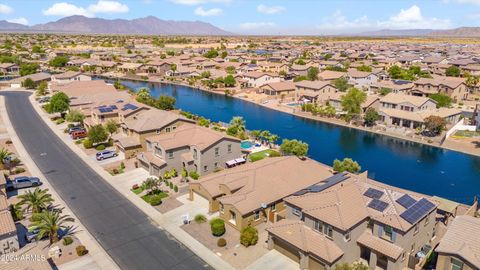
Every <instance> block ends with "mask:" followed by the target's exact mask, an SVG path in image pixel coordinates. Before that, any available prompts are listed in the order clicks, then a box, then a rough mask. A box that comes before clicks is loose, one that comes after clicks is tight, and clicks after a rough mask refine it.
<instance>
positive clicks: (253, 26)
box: [240, 22, 275, 30]
mask: <svg viewBox="0 0 480 270" xmlns="http://www.w3.org/2000/svg"><path fill="white" fill-rule="evenodd" d="M272 27H275V23H273V22H245V23H242V24H240V29H242V30H258V29H264V28H272Z"/></svg>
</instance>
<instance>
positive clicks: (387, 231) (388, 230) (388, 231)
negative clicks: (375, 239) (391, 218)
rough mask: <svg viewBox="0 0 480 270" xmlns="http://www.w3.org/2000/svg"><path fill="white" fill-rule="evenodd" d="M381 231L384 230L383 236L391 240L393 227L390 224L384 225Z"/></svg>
mask: <svg viewBox="0 0 480 270" xmlns="http://www.w3.org/2000/svg"><path fill="white" fill-rule="evenodd" d="M383 231H384V236H385V238H387V239H389V240H392V236H393V229H392V227H390V226H385V227H384V228H383Z"/></svg>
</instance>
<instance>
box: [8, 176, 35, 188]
mask: <svg viewBox="0 0 480 270" xmlns="http://www.w3.org/2000/svg"><path fill="white" fill-rule="evenodd" d="M41 184H42V182H41V181H40V179H38V177H28V176H20V177H16V178H15V179H13V180H12V181H8V182H7V190H14V189H19V188H28V187H37V186H40V185H41Z"/></svg>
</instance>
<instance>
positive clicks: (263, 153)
mask: <svg viewBox="0 0 480 270" xmlns="http://www.w3.org/2000/svg"><path fill="white" fill-rule="evenodd" d="M279 156H280V153H279V152H277V151H275V150H271V149H267V150H263V151H260V152H256V153H253V154H250V155H249V156H248V158H249V159H250V161H252V162H255V161H259V160H261V159H264V158H266V157H279Z"/></svg>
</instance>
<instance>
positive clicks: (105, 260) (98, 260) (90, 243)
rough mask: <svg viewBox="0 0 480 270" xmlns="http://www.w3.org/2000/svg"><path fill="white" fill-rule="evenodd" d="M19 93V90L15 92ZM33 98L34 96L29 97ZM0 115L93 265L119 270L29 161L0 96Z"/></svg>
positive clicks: (17, 147)
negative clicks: (70, 219) (68, 218)
mask: <svg viewBox="0 0 480 270" xmlns="http://www.w3.org/2000/svg"><path fill="white" fill-rule="evenodd" d="M17 91H21V90H17ZM31 96H32V97H34V95H31ZM0 115H1V117H2V119H3V122H4V127H5V129H6V130H7V132H8V134H9V135H10V139H11V140H12V142H13V144H14V145H15V148H16V149H17V151H18V154H19V156H20V157H21V159H22V161H23V163H24V164H25V165H26V166H27V167H28V170H29V171H30V172H31V173H32V175H35V176H38V177H39V178H41V179H42V181H43V187H44V188H48V189H49V193H50V194H51V195H52V198H53V199H54V200H55V202H56V203H58V204H60V205H62V206H64V207H65V208H64V209H63V212H64V213H65V214H67V215H70V216H71V217H73V218H74V219H75V224H76V225H78V232H77V233H76V237H77V238H78V239H79V240H80V242H81V243H82V244H83V245H85V246H86V247H87V249H88V250H89V255H88V257H91V258H92V259H93V261H94V263H95V264H96V265H97V267H98V268H99V269H112V270H114V269H120V268H119V267H118V266H117V264H116V263H115V262H114V261H113V260H112V258H111V257H110V256H109V255H108V254H107V253H106V252H105V250H104V249H103V248H102V247H101V246H100V244H99V243H98V242H97V241H96V240H95V238H93V236H92V235H91V234H90V233H89V232H88V231H87V229H86V228H85V226H83V224H82V223H81V221H80V220H79V219H78V218H77V217H76V216H75V215H74V214H73V212H72V211H71V210H70V208H69V207H68V205H67V204H66V203H65V201H64V200H62V198H61V197H60V196H59V195H58V194H57V193H56V192H55V189H53V188H52V186H51V185H50V183H49V182H48V181H47V178H46V177H45V176H44V175H43V174H42V173H41V171H40V170H39V169H38V167H37V166H36V164H35V162H33V160H32V159H31V157H30V155H29V154H28V152H27V151H26V150H25V148H24V146H23V144H22V142H21V141H20V139H19V138H18V136H17V134H16V132H15V129H14V128H13V126H12V123H11V122H10V119H9V117H8V113H7V110H6V107H5V98H4V97H3V96H0ZM71 269H79V270H80V269H85V268H82V267H80V268H71Z"/></svg>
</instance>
